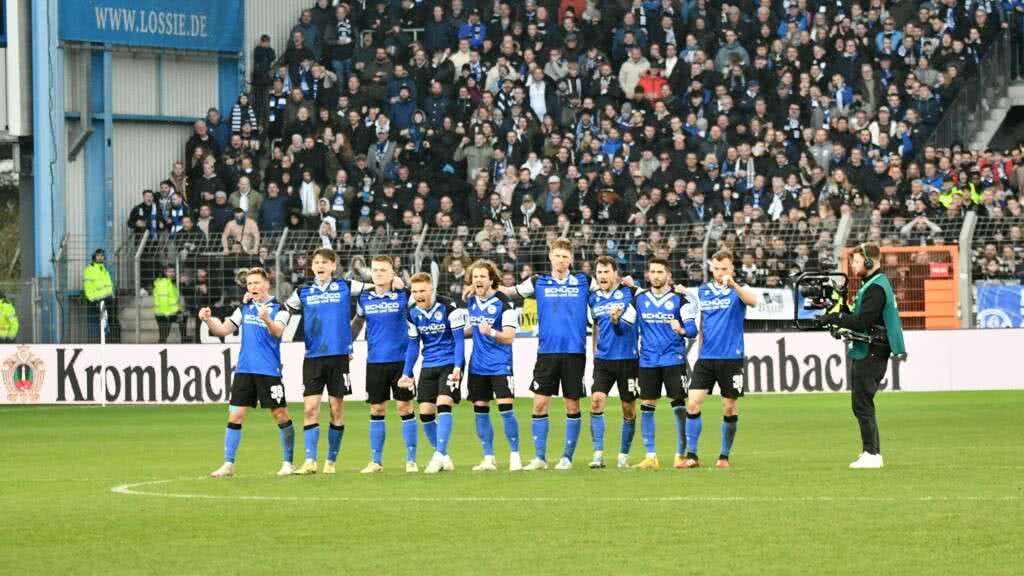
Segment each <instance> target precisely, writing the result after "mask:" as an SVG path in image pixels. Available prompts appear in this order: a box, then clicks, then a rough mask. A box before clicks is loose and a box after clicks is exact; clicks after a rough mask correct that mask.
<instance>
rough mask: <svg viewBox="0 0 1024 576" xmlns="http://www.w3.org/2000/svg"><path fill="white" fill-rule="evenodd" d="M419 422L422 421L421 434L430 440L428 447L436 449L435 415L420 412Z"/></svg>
mask: <svg viewBox="0 0 1024 576" xmlns="http://www.w3.org/2000/svg"><path fill="white" fill-rule="evenodd" d="M420 422H422V423H423V434H424V435H426V437H427V442H430V447H431V448H433V449H434V450H437V415H436V414H420Z"/></svg>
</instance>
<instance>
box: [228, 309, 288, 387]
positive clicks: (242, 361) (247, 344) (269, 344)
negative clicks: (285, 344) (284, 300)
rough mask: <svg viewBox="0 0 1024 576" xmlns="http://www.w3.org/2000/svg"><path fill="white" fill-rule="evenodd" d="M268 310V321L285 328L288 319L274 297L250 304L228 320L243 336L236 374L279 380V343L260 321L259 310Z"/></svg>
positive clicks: (286, 313) (236, 310)
mask: <svg viewBox="0 0 1024 576" xmlns="http://www.w3.org/2000/svg"><path fill="white" fill-rule="evenodd" d="M263 306H266V307H268V308H269V310H268V312H269V313H270V318H271V319H272V320H273V321H274V322H280V323H281V324H284V325H287V324H288V320H289V319H290V318H291V316H290V315H289V314H288V310H287V309H285V307H284V306H282V305H281V304H280V303H279V302H277V301H276V300H274V298H273V297H271V298H270V300H267V301H266V302H263V303H260V304H257V303H256V302H249V303H248V304H242V305H241V306H239V307H238V308H235V312H234V314H232V315H231V317H230V318H228V322H231V323H232V324H234V325H235V326H237V327H238V330H239V331H240V332H241V335H242V348H241V350H240V351H239V352H238V365H237V366H235V373H236V374H261V375H263V376H276V377H278V378H280V377H281V340H280V339H279V338H274V337H273V336H271V334H270V330H268V329H267V325H266V324H264V323H263V320H260V308H261V307H263Z"/></svg>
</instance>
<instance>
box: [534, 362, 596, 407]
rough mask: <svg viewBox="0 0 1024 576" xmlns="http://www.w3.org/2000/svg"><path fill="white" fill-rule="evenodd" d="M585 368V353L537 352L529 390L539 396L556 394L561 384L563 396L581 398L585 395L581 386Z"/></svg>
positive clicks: (585, 392)
mask: <svg viewBox="0 0 1024 576" xmlns="http://www.w3.org/2000/svg"><path fill="white" fill-rule="evenodd" d="M586 369H587V355H586V354H538V355H537V364H536V365H534V367H533V384H531V385H530V391H532V392H533V393H534V394H540V395H541V396H558V388H559V384H561V388H562V396H563V397H565V398H571V399H579V398H582V397H583V396H586V395H587V391H586V390H585V389H584V388H583V373H584V372H585V371H586Z"/></svg>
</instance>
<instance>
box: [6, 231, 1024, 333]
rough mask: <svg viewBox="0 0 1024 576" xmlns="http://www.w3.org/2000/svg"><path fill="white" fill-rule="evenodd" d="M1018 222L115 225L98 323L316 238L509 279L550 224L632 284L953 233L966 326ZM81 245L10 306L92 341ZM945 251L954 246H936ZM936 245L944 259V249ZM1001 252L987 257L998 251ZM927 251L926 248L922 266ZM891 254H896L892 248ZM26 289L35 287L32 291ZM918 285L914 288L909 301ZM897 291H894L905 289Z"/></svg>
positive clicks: (150, 323)
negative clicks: (48, 281)
mask: <svg viewBox="0 0 1024 576" xmlns="http://www.w3.org/2000/svg"><path fill="white" fill-rule="evenodd" d="M1020 229H1021V223H1019V222H1016V221H1013V220H1010V219H1006V220H998V221H997V220H994V219H981V220H978V219H977V218H976V217H975V216H974V215H973V214H972V215H970V216H969V217H968V218H967V219H947V218H931V219H927V220H924V219H912V218H888V219H887V218H880V217H878V216H877V215H875V216H874V217H872V216H863V217H862V216H857V215H852V214H850V215H846V216H844V217H843V219H842V220H838V221H837V220H831V221H829V220H826V221H823V222H818V221H815V222H813V223H809V222H807V221H799V222H790V221H788V220H786V219H780V220H779V221H776V222H770V223H761V222H756V223H752V224H746V223H740V222H739V221H737V223H726V222H723V221H711V222H708V223H706V224H699V223H698V224H692V223H691V224H678V225H667V226H654V225H642V226H637V225H598V224H584V225H572V226H567V227H557V226H534V227H525V226H524V227H515V226H512V225H511V224H509V225H503V224H501V223H500V222H499V223H497V224H494V225H488V226H485V227H483V228H480V229H469V228H467V227H465V226H460V227H456V228H448V229H444V228H427V227H424V228H422V229H421V228H417V229H415V230H414V229H395V228H389V227H384V226H378V227H375V228H374V227H370V228H364V229H355V230H343V231H338V232H337V233H336V234H332V235H325V234H321V232H320V231H319V230H310V229H288V230H283V231H281V232H272V233H264V234H261V237H260V242H259V244H258V245H257V246H250V247H249V248H250V249H249V250H248V251H242V250H239V247H238V246H237V245H232V246H229V248H228V249H227V250H226V251H225V249H224V244H223V242H222V241H221V240H220V238H218V237H217V235H212V237H211V236H203V235H180V234H179V235H178V236H171V235H169V234H163V235H161V236H158V237H152V236H149V235H143V236H139V237H136V238H131V239H128V240H127V241H125V242H124V243H123V244H122V245H121V246H118V247H117V248H116V249H115V250H114V253H113V254H108V255H107V262H108V267H109V269H110V270H111V276H112V278H113V279H114V299H113V302H112V306H111V307H110V309H109V310H108V317H109V318H110V320H111V326H110V330H109V331H108V332H107V334H106V335H107V341H108V342H118V341H120V342H137V343H151V342H157V341H160V340H161V339H163V338H166V341H168V342H178V341H198V338H199V325H198V324H199V323H198V322H197V321H196V313H197V312H198V310H199V309H200V308H202V307H206V306H209V307H211V308H213V309H214V312H215V314H216V315H218V316H220V317H224V316H227V315H229V314H230V313H231V311H232V310H233V308H234V307H235V306H237V305H238V303H239V301H240V299H241V296H242V294H243V291H244V280H243V278H242V277H241V276H240V272H241V271H242V270H243V269H248V268H250V267H253V266H261V267H263V268H265V269H266V270H267V271H268V272H269V273H270V274H271V277H272V280H273V286H274V292H275V294H276V296H277V297H278V298H281V299H283V298H286V297H287V296H288V295H289V294H290V293H291V291H292V290H293V289H294V288H295V287H297V286H298V285H299V284H300V283H301V282H303V281H305V280H306V279H308V278H310V277H311V275H312V272H311V270H310V263H311V254H312V252H313V250H315V249H316V248H318V247H321V246H329V247H331V248H333V249H334V250H335V251H337V253H338V255H339V258H340V262H339V266H338V271H337V275H338V276H340V277H346V278H356V279H360V280H364V281H369V280H370V275H369V269H370V266H369V264H370V259H371V258H372V256H374V255H377V254H387V255H389V256H391V257H392V258H394V259H395V263H396V269H397V271H398V273H399V275H401V276H402V277H404V278H405V279H406V280H408V278H409V277H410V276H411V275H412V274H414V273H416V272H420V271H425V272H430V273H432V275H433V276H434V278H435V281H436V283H437V287H438V291H439V293H441V294H448V295H451V296H454V297H456V298H458V297H459V296H461V291H462V284H463V278H464V276H463V275H464V271H465V269H466V267H467V266H468V265H469V264H470V263H471V262H472V261H473V260H476V259H478V258H489V259H491V260H493V261H495V263H496V264H498V266H499V268H500V269H501V271H502V273H503V279H502V280H503V282H504V283H505V284H509V285H511V284H514V283H516V282H518V281H520V280H521V279H522V278H523V277H525V276H527V275H529V274H531V273H543V272H547V271H548V270H549V263H548V246H549V244H550V242H551V241H552V240H553V239H556V238H566V239H568V240H570V241H571V242H572V243H573V246H574V252H575V254H574V256H575V260H576V268H577V269H579V270H581V271H584V272H592V270H591V266H592V262H593V261H594V260H595V259H596V258H597V257H598V256H603V255H608V256H611V257H612V258H615V260H616V261H617V262H618V263H619V265H620V269H621V271H622V273H623V274H628V275H631V276H633V277H634V278H635V279H637V281H638V282H639V283H641V284H642V283H643V278H644V270H645V268H646V263H647V261H648V260H649V259H650V258H652V257H656V256H657V257H662V258H666V259H667V260H668V261H669V262H670V264H671V268H672V272H673V280H674V281H675V282H681V283H683V284H686V285H688V286H694V285H696V284H699V283H700V282H702V281H704V280H706V279H707V278H708V268H707V263H708V259H709V257H710V256H711V254H713V253H714V252H715V251H717V250H722V249H727V250H730V251H731V252H733V253H734V254H735V255H736V261H735V265H736V275H737V277H738V278H739V279H741V280H743V281H745V282H747V283H749V284H751V285H753V286H755V287H759V288H766V289H767V288H785V287H787V286H788V284H787V281H788V279H789V278H791V277H792V276H794V275H795V274H797V273H799V272H801V271H807V270H825V271H831V270H839V269H840V268H841V264H842V255H843V254H844V248H849V247H853V246H856V245H857V244H859V243H861V242H865V241H875V242H879V243H881V244H882V245H883V246H885V247H891V248H894V249H904V250H905V249H907V248H911V247H915V246H925V247H927V246H944V245H945V246H956V247H959V248H960V249H961V250H960V252H962V255H961V257H960V259H959V260H958V269H959V270H961V271H962V272H963V273H962V274H960V276H961V277H962V278H961V279H960V282H959V284H958V286H959V288H958V293H959V294H960V296H959V297H960V299H961V300H962V301H963V302H962V306H961V307H960V310H961V316H962V317H963V319H964V320H963V325H964V326H967V325H973V317H972V316H971V314H972V312H973V308H972V304H973V300H972V296H971V295H972V290H971V285H972V284H971V283H972V281H973V278H974V277H976V276H979V275H982V269H983V268H984V266H982V265H981V264H978V262H981V261H982V260H984V259H985V257H986V254H985V253H986V251H988V252H991V251H992V246H990V243H992V242H994V243H995V249H996V250H997V251H998V252H999V254H997V257H999V256H1000V255H1001V254H1003V253H1004V252H1005V251H1006V250H1007V249H1009V250H1011V251H1013V252H1014V254H1015V255H1016V256H1017V259H1016V260H1015V262H1020V256H1021V252H1022V251H1024V239H1020V234H1021V230H1020ZM921 251H927V250H921ZM92 253H93V247H91V246H88V245H87V244H86V242H85V239H84V238H79V237H70V236H69V237H68V238H65V240H64V242H63V243H62V245H61V250H60V252H59V254H58V256H57V258H56V262H55V264H56V270H57V274H56V278H55V281H54V283H53V285H52V286H36V287H32V286H29V287H20V288H19V289H18V290H19V296H18V300H19V304H18V306H19V309H22V310H23V309H24V308H25V304H24V303H25V302H35V303H36V306H33V309H34V308H40V309H45V305H46V303H47V301H48V300H49V298H48V296H49V295H52V296H53V301H54V302H55V303H56V307H57V309H56V314H55V318H57V322H58V330H57V339H58V340H59V341H61V342H98V341H99V339H100V331H99V319H100V316H99V311H98V309H97V307H96V305H95V304H91V303H89V302H87V301H86V299H85V298H84V296H83V294H82V271H83V270H84V268H85V266H87V265H88V263H89V261H90V259H91V257H92ZM908 254H910V255H908V256H906V257H904V256H901V258H904V259H907V262H906V263H904V264H906V265H907V266H910V265H916V264H922V263H923V261H922V262H916V261H912V260H913V251H911V252H908ZM946 254H955V253H954V252H952V251H947V252H946ZM954 257H955V256H954ZM942 258H944V259H943V260H942V262H943V263H946V262H949V258H950V256H942V257H941V258H940V259H942ZM1005 260H1006V259H1005V258H1003V259H1000V260H999V262H1000V263H1001V264H1003V263H1004V262H1005ZM901 262H902V261H901ZM936 262H938V261H936ZM931 263H932V262H931V261H929V263H928V264H929V266H930V264H931ZM972 263H973V265H972ZM892 264H893V266H896V267H897V268H899V266H900V263H899V262H894V263H892ZM1015 266H1017V265H1016V264H1015ZM904 267H905V266H904ZM923 269H924V268H922V270H923ZM928 269H929V271H931V270H932V268H930V267H929V268H928ZM894 270H895V269H894ZM1022 270H1024V269H1021V268H1020V267H1019V266H1017V267H1016V268H1015V269H1014V271H1015V272H1017V273H1020V272H1021V271H1022ZM929 273H930V274H931V273H932V272H929ZM165 274H169V275H173V278H174V282H175V285H176V286H177V288H178V291H179V295H180V307H181V312H182V313H181V317H180V318H176V319H175V320H180V323H179V324H178V325H177V326H176V329H175V330H170V329H165V330H164V331H161V330H160V326H159V325H158V323H157V319H156V317H155V314H154V311H153V299H152V296H151V294H152V285H153V281H154V279H155V278H157V277H159V276H162V275H165ZM917 284H921V287H923V286H924V285H923V284H922V283H917ZM917 284H915V286H917ZM915 289H916V288H915ZM32 290H36V291H37V293H35V294H33V293H32ZM12 291H13V289H12ZM923 294H924V293H923V292H922V293H921V294H920V295H921V296H922V298H920V299H921V300H922V302H923V301H924V300H923V298H924V296H923ZM911 296H913V295H912V294H911V295H910V296H907V298H910V299H911V300H912V299H913V298H911ZM906 306H907V307H908V308H907V309H908V310H909V309H911V308H914V306H916V304H913V303H910V302H909V300H908V302H907V304H906ZM788 327H789V326H788V323H786V322H783V321H781V320H770V321H763V320H762V321H757V322H751V323H749V324H748V328H751V329H755V330H780V329H787V328H788ZM21 338H22V339H23V340H25V341H31V340H36V334H35V333H31V334H30V333H23V334H22V335H21Z"/></svg>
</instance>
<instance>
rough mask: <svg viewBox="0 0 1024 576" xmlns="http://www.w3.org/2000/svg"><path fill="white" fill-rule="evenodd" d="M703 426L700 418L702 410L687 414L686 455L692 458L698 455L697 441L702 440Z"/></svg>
mask: <svg viewBox="0 0 1024 576" xmlns="http://www.w3.org/2000/svg"><path fill="white" fill-rule="evenodd" d="M702 426H703V424H702V423H701V420H700V412H697V413H696V414H689V413H687V414H686V445H687V450H688V451H687V453H686V455H687V456H689V457H691V458H696V457H697V441H698V440H700V429H701V427H702Z"/></svg>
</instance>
